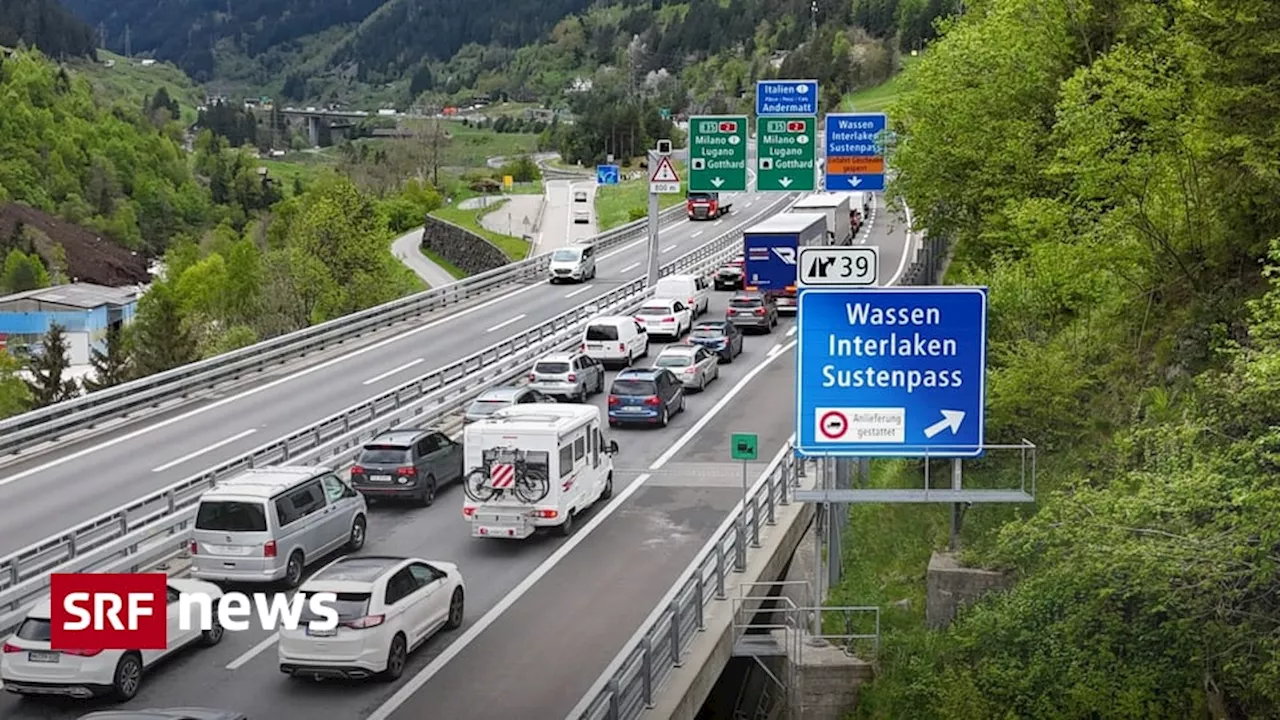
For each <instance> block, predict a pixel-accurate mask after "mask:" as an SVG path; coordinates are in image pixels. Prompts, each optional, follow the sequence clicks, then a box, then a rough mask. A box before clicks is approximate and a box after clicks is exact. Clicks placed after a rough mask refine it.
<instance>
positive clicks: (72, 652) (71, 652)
mask: <svg viewBox="0 0 1280 720" xmlns="http://www.w3.org/2000/svg"><path fill="white" fill-rule="evenodd" d="M58 652H60V653H62V654H63V655H75V656H77V657H97V656H98V655H101V654H102V649H101V648H99V649H97V650H59V651H58Z"/></svg>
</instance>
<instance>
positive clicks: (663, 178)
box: [649, 155, 680, 195]
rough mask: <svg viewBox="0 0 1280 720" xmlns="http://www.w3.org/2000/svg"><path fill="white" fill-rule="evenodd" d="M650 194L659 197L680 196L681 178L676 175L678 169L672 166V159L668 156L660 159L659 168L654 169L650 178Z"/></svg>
mask: <svg viewBox="0 0 1280 720" xmlns="http://www.w3.org/2000/svg"><path fill="white" fill-rule="evenodd" d="M649 192H651V193H657V194H659V195H679V194H680V176H679V175H677V174H676V169H675V168H674V167H672V166H671V158H669V157H667V156H666V155H663V156H662V157H661V158H659V160H658V165H657V167H655V168H654V169H653V174H652V175H650V176H649Z"/></svg>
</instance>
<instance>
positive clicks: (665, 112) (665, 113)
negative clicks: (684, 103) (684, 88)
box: [658, 108, 671, 120]
mask: <svg viewBox="0 0 1280 720" xmlns="http://www.w3.org/2000/svg"><path fill="white" fill-rule="evenodd" d="M658 115H659V116H661V117H662V119H663V120H670V119H671V108H658Z"/></svg>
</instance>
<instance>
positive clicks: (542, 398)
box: [462, 385, 556, 423]
mask: <svg viewBox="0 0 1280 720" xmlns="http://www.w3.org/2000/svg"><path fill="white" fill-rule="evenodd" d="M555 401H556V399H555V398H553V397H551V396H550V395H548V394H546V393H544V392H541V391H539V390H534V389H533V388H531V387H528V386H524V387H521V386H517V385H507V386H504V387H496V388H490V389H488V390H485V391H484V392H483V393H481V394H480V397H478V398H476V399H475V400H473V401H472V402H471V404H470V405H469V406H467V412H466V413H465V414H464V415H463V416H462V422H463V423H473V422H475V421H477V420H483V419H485V418H487V417H489V416H490V415H492V414H494V413H496V412H498V411H499V410H501V409H503V408H509V407H511V406H512V405H523V404H525V403H553V402H555Z"/></svg>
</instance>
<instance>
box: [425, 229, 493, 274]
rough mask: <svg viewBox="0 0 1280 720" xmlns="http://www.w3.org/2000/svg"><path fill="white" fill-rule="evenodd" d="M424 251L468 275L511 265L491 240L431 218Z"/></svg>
mask: <svg viewBox="0 0 1280 720" xmlns="http://www.w3.org/2000/svg"><path fill="white" fill-rule="evenodd" d="M422 249H423V250H430V251H431V252H433V253H435V254H437V255H439V256H440V257H442V258H444V259H445V260H448V261H449V262H450V263H452V264H453V265H454V266H456V267H457V268H458V269H460V270H462V271H464V272H466V273H467V274H468V275H478V274H480V273H482V272H486V271H488V270H493V269H494V268H499V267H502V266H503V265H506V264H507V263H509V262H511V259H510V258H508V257H507V254H506V253H504V252H502V251H501V250H499V249H498V248H497V246H495V245H494V244H493V243H491V242H489V241H488V240H485V239H484V238H482V237H480V236H479V235H476V234H475V233H473V232H471V231H470V230H466V229H464V228H460V227H458V226H457V225H454V224H453V223H451V222H445V221H444V220H441V219H440V218H437V217H433V216H431V215H428V216H427V217H426V218H425V220H424V222H423V230H422Z"/></svg>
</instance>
